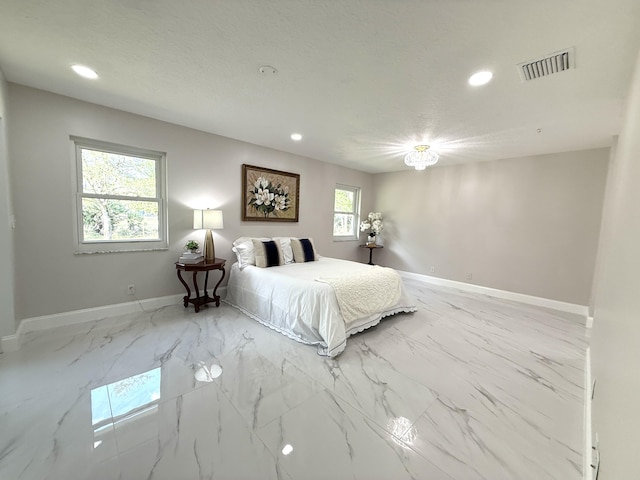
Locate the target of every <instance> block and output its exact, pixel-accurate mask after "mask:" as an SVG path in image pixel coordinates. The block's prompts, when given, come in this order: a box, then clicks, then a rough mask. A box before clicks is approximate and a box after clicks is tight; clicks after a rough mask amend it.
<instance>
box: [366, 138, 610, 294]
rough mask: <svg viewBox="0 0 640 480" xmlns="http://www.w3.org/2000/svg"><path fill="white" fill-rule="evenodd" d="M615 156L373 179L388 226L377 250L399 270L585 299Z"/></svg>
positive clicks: (592, 154) (584, 154)
mask: <svg viewBox="0 0 640 480" xmlns="http://www.w3.org/2000/svg"><path fill="white" fill-rule="evenodd" d="M608 155H609V150H608V149H598V150H587V151H579V152H567V153H558V154H552V155H543V156H537V157H527V158H519V159H511V160H496V161H491V162H482V163H475V164H469V165H455V166H441V167H438V166H436V167H435V168H431V169H427V170H425V171H422V172H417V171H409V170H408V171H403V172H395V173H388V174H378V175H375V176H374V190H375V192H376V202H375V208H376V210H378V211H381V212H382V213H383V214H384V218H385V225H386V230H385V232H384V235H383V236H384V243H385V249H384V250H383V251H380V252H376V254H378V253H379V256H378V258H379V259H380V261H381V262H384V263H385V264H387V265H389V266H392V267H394V268H397V269H400V270H406V271H411V272H416V273H421V274H425V275H433V276H438V277H443V278H447V279H450V280H457V281H461V282H469V283H475V284H479V285H482V286H486V287H492V288H497V289H501V290H507V291H511V292H518V293H524V294H528V295H534V296H538V297H543V298H550V299H554V300H560V301H565V302H569V303H575V304H579V305H587V304H588V303H589V297H590V293H591V282H592V278H593V270H594V264H595V257H596V250H597V244H598V233H599V226H600V217H601V212H602V203H603V197H604V188H605V182H606V175H607V165H608ZM431 267H434V268H435V272H432V271H431ZM469 274H471V275H472V279H471V280H469V279H468V275H469Z"/></svg>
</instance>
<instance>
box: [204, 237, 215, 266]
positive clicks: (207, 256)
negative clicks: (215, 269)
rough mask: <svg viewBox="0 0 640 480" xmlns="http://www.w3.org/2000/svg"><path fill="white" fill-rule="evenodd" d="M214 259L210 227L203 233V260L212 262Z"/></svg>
mask: <svg viewBox="0 0 640 480" xmlns="http://www.w3.org/2000/svg"><path fill="white" fill-rule="evenodd" d="M215 259H216V249H215V247H214V245H213V235H212V234H211V229H207V233H206V234H205V235H204V261H205V262H207V263H210V262H214V261H215Z"/></svg>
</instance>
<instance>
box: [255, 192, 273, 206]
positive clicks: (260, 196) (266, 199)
mask: <svg viewBox="0 0 640 480" xmlns="http://www.w3.org/2000/svg"><path fill="white" fill-rule="evenodd" d="M273 197H274V194H273V193H271V192H269V190H267V189H262V188H259V189H258V191H257V192H256V205H270V204H271V202H272V201H273Z"/></svg>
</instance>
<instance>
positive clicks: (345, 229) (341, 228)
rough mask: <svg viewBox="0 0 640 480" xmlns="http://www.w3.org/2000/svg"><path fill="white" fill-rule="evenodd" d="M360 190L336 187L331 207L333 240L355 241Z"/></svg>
mask: <svg viewBox="0 0 640 480" xmlns="http://www.w3.org/2000/svg"><path fill="white" fill-rule="evenodd" d="M359 212H360V189H359V188H357V187H347V186H345V185H337V186H336V190H335V196H334V207H333V239H334V240H357V239H358V215H359Z"/></svg>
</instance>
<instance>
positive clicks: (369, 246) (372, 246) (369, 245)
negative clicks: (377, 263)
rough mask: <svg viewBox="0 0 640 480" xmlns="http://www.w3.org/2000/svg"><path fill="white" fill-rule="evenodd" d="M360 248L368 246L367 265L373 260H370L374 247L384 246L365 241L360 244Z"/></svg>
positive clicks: (371, 263)
mask: <svg viewBox="0 0 640 480" xmlns="http://www.w3.org/2000/svg"><path fill="white" fill-rule="evenodd" d="M360 246H361V247H362V248H368V249H369V265H373V264H374V263H373V261H372V255H373V251H374V250H375V249H376V248H384V247H383V246H382V245H376V244H375V243H365V244H364V245H360Z"/></svg>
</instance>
